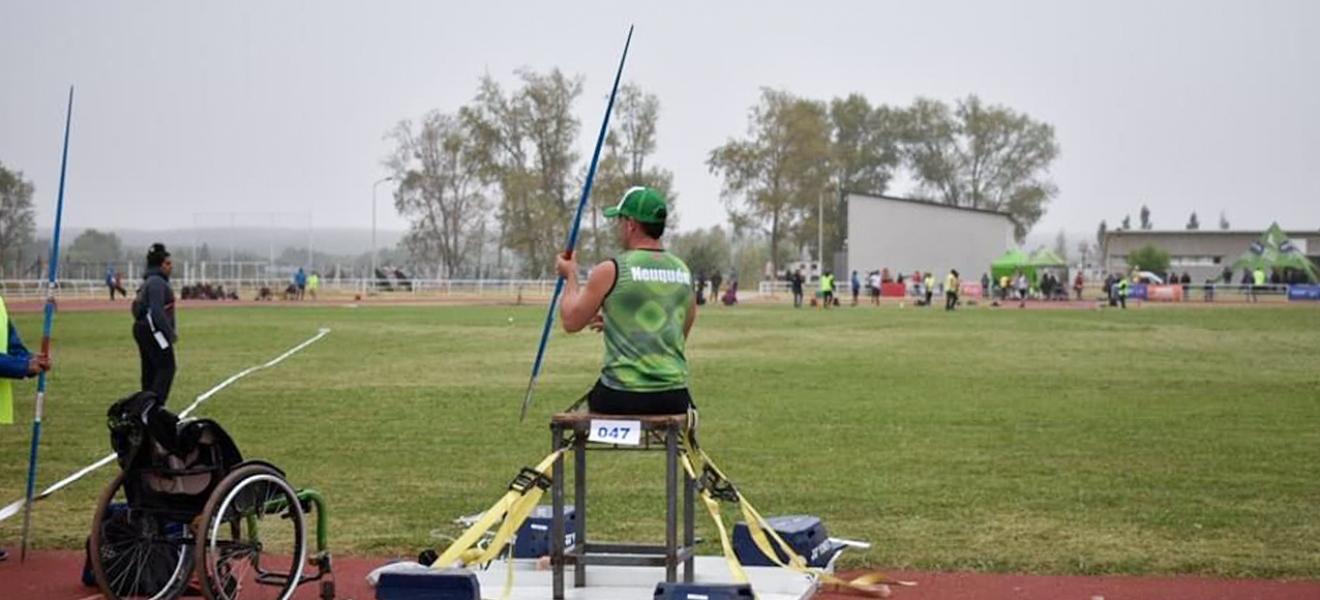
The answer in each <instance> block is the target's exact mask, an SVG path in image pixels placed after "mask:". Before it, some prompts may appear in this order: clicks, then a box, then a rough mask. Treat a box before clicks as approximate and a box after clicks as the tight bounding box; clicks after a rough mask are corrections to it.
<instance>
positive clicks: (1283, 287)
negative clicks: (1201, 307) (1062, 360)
mask: <svg viewBox="0 0 1320 600" xmlns="http://www.w3.org/2000/svg"><path fill="white" fill-rule="evenodd" d="M904 285H905V286H906V293H905V296H906V297H908V298H915V297H918V296H921V295H924V289H922V288H921V287H919V286H917V285H915V284H912V283H905V284H904ZM1154 287H1163V288H1166V289H1170V288H1179V290H1178V292H1177V297H1176V298H1175V297H1173V296H1171V295H1166V294H1153V290H1152V293H1148V294H1147V296H1146V297H1137V296H1136V295H1135V294H1134V292H1135V286H1134V288H1133V290H1132V291H1130V292H1129V295H1128V298H1129V300H1132V301H1141V302H1169V303H1175V302H1200V303H1206V302H1231V303H1242V302H1247V303H1251V302H1274V303H1277V302H1287V301H1288V295H1289V294H1288V291H1289V289H1290V288H1291V287H1292V286H1290V285H1287V284H1265V285H1250V284H1237V283H1215V284H1206V283H1200V284H1197V283H1189V284H1187V285H1182V284H1170V285H1167V286H1154ZM817 289H818V288H817V286H816V285H809V286H804V287H803V292H804V294H805V295H806V296H808V297H810V296H814V295H815V294H816V291H817ZM996 291H997V289H991V290H988V291H987V293H986V294H975V295H969V294H963V299H964V300H979V299H985V300H992V299H994V298H995V294H996ZM1064 291H1066V292H1067V295H1066V297H1065V296H1064V295H1063V294H1062V293H1060V294H1055V296H1054V297H1051V298H1044V297H1043V296H1042V294H1041V292H1040V290H1032V291H1031V292H1029V294H1028V297H1029V298H1030V299H1032V300H1038V301H1042V302H1052V301H1073V302H1076V301H1077V295H1076V293H1075V291H1074V289H1073V288H1072V286H1071V285H1069V286H1068V287H1067V288H1066V290H1064ZM757 293H758V294H759V296H761V297H764V298H785V297H789V298H791V297H792V295H793V290H792V286H791V285H790V284H789V283H788V282H787V281H762V282H761V284H760V285H759V286H758V288H757ZM933 293H934V295H938V296H941V297H942V295H943V293H944V288H943V286H942V285H939V284H937V285H936V286H935V289H934V291H933ZM835 294H836V295H837V296H839V298H840V299H841V300H842V299H844V297H845V296H847V297H850V296H851V295H852V288H851V286H850V285H848V283H847V282H843V285H838V284H836V285H835ZM859 295H860V297H861V298H869V295H870V289H869V288H867V287H866V286H862V288H861V290H860V294H859ZM1007 295H1008V297H1009V298H1013V299H1016V298H1017V296H1016V292H1015V291H1014V290H1009V291H1008V294H1007ZM886 298H892V296H886ZM1106 298H1107V295H1106V293H1105V290H1104V286H1103V285H1102V284H1099V283H1088V284H1086V285H1084V286H1082V298H1081V301H1083V302H1086V301H1102V300H1105V299H1106Z"/></svg>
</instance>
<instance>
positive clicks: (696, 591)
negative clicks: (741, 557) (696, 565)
mask: <svg viewBox="0 0 1320 600" xmlns="http://www.w3.org/2000/svg"><path fill="white" fill-rule="evenodd" d="M755 597H756V596H755V595H753V594H752V586H751V585H749V584H746V583H736V584H735V583H726V584H697V583H665V582H660V583H657V584H656V585H655V599H654V600H752V599H753V598H755Z"/></svg>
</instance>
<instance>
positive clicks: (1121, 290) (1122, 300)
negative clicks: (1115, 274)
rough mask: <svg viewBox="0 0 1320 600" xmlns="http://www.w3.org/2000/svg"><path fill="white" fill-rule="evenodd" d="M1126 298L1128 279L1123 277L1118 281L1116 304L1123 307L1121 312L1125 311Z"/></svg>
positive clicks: (1125, 276)
mask: <svg viewBox="0 0 1320 600" xmlns="http://www.w3.org/2000/svg"><path fill="white" fill-rule="evenodd" d="M1127 296H1128V278H1127V275H1124V276H1123V278H1122V279H1119V280H1118V304H1119V306H1121V307H1123V310H1127Z"/></svg>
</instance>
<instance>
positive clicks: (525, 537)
mask: <svg viewBox="0 0 1320 600" xmlns="http://www.w3.org/2000/svg"><path fill="white" fill-rule="evenodd" d="M554 514H555V512H554V507H553V506H550V505H548V504H542V505H540V506H537V507H536V508H533V509H532V513H531V514H530V515H528V516H527V520H526V521H523V524H522V527H519V528H518V534H517V535H518V539H517V540H515V541H514V542H513V557H514V558H541V557H542V556H550V553H551V551H553V550H554V549H553V548H551V547H550V528H551V526H552V525H553V523H552V518H553V517H554ZM576 528H577V510H576V509H575V508H574V507H573V505H571V504H570V505H566V506H564V548H569V547H572V546H573V541H574V540H575V539H576V537H577V536H576V534H575V533H574V530H575V529H576Z"/></svg>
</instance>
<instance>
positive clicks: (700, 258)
mask: <svg viewBox="0 0 1320 600" xmlns="http://www.w3.org/2000/svg"><path fill="white" fill-rule="evenodd" d="M665 246H666V247H667V248H669V250H670V251H671V252H673V253H674V254H676V255H678V256H679V258H682V259H683V262H686V263H687V265H688V268H689V269H691V270H692V273H693V274H694V275H696V274H700V273H705V274H706V275H707V276H709V275H710V274H712V273H714V272H715V271H717V270H727V269H728V267H729V264H730V260H729V250H730V248H729V236H728V234H726V233H725V232H724V229H723V228H721V227H719V226H718V225H717V226H714V227H710V228H706V229H697V230H695V231H691V232H687V233H681V234H678V235H675V236H674V237H673V239H671V240H669V242H668V243H667V244H666V245H665Z"/></svg>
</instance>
